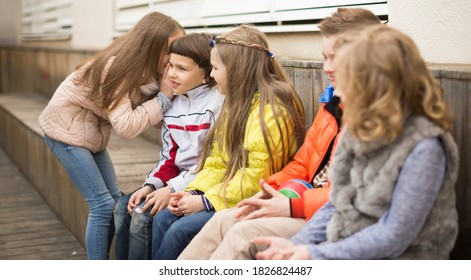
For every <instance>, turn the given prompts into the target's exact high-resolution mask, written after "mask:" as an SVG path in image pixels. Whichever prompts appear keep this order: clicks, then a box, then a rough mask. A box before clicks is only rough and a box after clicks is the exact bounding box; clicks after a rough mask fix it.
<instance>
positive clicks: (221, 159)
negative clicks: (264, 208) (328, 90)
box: [186, 95, 298, 211]
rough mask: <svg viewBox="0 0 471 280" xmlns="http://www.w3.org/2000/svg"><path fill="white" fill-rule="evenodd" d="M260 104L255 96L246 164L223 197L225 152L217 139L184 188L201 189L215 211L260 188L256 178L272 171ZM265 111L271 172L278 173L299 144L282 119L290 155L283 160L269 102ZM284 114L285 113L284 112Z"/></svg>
mask: <svg viewBox="0 0 471 280" xmlns="http://www.w3.org/2000/svg"><path fill="white" fill-rule="evenodd" d="M257 96H258V95H257ZM259 104H260V103H259V100H258V98H254V100H253V101H252V108H251V112H250V115H249V118H248V123H247V126H246V129H245V139H244V149H245V150H246V151H247V158H248V164H247V167H245V168H243V169H240V170H238V171H237V173H236V174H235V176H234V177H233V178H232V179H231V180H230V182H229V184H228V185H227V187H226V197H225V199H224V198H223V197H222V196H223V190H222V186H223V184H222V183H221V182H222V178H223V175H224V173H225V172H226V169H227V165H226V163H227V162H228V160H227V159H228V155H227V153H225V152H221V151H220V150H219V149H218V147H217V142H214V143H213V148H212V151H211V153H210V155H209V156H208V158H207V159H206V161H205V163H204V166H203V169H202V170H201V171H200V172H199V173H198V174H197V176H196V178H195V179H194V180H193V181H192V182H191V183H190V184H189V185H188V186H187V188H186V191H191V190H199V191H202V192H204V196H205V197H206V198H207V199H208V200H209V201H210V202H211V204H212V205H213V207H214V209H215V210H216V211H219V210H221V209H224V208H230V207H234V206H235V205H236V204H237V203H238V202H239V201H241V200H242V199H244V198H248V197H251V196H253V195H254V194H255V193H257V192H258V191H260V186H259V180H260V179H264V178H266V177H268V176H270V175H271V174H272V172H271V170H270V163H269V162H270V157H269V154H268V151H267V148H266V146H265V141H264V140H263V135H262V128H261V126H260V118H259ZM264 111H265V112H264V120H265V122H266V124H267V128H268V130H269V131H270V133H271V135H272V139H273V141H272V142H271V148H272V152H273V157H274V160H275V166H274V172H277V171H279V170H281V169H282V168H283V163H284V162H288V161H289V158H291V156H292V155H294V153H295V152H296V150H297V147H298V146H297V143H296V140H295V137H290V136H292V135H293V125H292V124H291V123H290V122H288V127H286V126H285V125H284V124H283V122H280V126H281V129H282V130H283V132H284V133H283V137H284V141H283V143H284V145H285V150H289V155H285V157H289V158H285V159H284V160H282V141H281V137H282V135H281V134H280V133H279V131H278V129H277V124H276V121H275V117H274V115H273V111H272V110H271V108H270V105H269V104H268V105H266V106H265V110H264ZM284 114H285V115H286V112H285V111H284ZM216 133H217V132H216ZM226 202H227V205H226Z"/></svg>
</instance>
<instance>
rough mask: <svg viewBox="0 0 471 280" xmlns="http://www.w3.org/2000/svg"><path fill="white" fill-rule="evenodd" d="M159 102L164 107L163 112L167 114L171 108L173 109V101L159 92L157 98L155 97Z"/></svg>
mask: <svg viewBox="0 0 471 280" xmlns="http://www.w3.org/2000/svg"><path fill="white" fill-rule="evenodd" d="M155 98H156V99H157V101H159V103H160V106H161V107H162V112H163V113H165V112H166V111H167V110H168V109H170V107H172V100H170V99H168V97H167V96H165V94H163V93H162V92H159V93H158V94H157V96H155Z"/></svg>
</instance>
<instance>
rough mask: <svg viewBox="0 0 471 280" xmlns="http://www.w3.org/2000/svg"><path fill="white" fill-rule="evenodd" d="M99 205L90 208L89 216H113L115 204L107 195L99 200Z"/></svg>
mask: <svg viewBox="0 0 471 280" xmlns="http://www.w3.org/2000/svg"><path fill="white" fill-rule="evenodd" d="M99 201H100V203H97V204H95V205H93V206H90V214H91V215H104V216H113V213H114V210H115V206H116V202H115V200H114V199H113V197H111V195H108V196H107V197H102V198H101V199H99Z"/></svg>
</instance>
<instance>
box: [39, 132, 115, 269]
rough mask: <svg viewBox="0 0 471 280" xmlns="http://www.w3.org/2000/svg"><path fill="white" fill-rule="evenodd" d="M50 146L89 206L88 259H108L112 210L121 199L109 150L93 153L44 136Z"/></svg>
mask: <svg viewBox="0 0 471 280" xmlns="http://www.w3.org/2000/svg"><path fill="white" fill-rule="evenodd" d="M44 139H45V141H46V144H47V146H48V147H49V149H50V150H51V152H52V153H53V154H54V155H55V156H56V158H57V159H58V160H59V161H60V162H61V164H62V165H63V166H64V168H65V170H66V171H67V173H68V174H69V177H70V179H71V180H72V182H73V183H74V185H75V187H76V188H77V189H78V191H79V192H80V194H82V196H83V198H84V199H85V201H86V202H87V204H88V209H89V214H88V221H87V229H86V232H85V246H86V249H87V255H88V259H91V260H93V259H108V253H109V249H110V246H111V241H112V240H113V234H114V224H113V210H114V207H115V204H116V201H117V200H118V199H119V198H120V197H121V192H120V190H119V187H118V181H117V179H116V174H115V171H114V168H113V163H112V162H111V158H110V156H109V154H108V152H107V151H106V150H104V151H101V152H98V153H92V152H90V151H89V150H87V149H85V148H81V147H76V146H72V145H68V144H65V143H62V142H60V141H56V140H53V139H51V138H49V137H48V136H47V135H45V136H44Z"/></svg>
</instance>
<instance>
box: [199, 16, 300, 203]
mask: <svg viewBox="0 0 471 280" xmlns="http://www.w3.org/2000/svg"><path fill="white" fill-rule="evenodd" d="M213 42H217V43H216V45H215V46H214V47H215V48H217V51H218V54H219V57H220V59H221V62H222V63H223V64H224V66H225V67H226V71H227V87H226V92H225V100H224V104H223V108H222V110H221V113H220V116H219V117H218V120H217V121H216V124H215V125H214V127H213V129H212V131H211V132H209V133H208V136H207V137H206V140H205V143H204V146H203V152H202V162H200V165H199V168H198V170H201V168H202V166H203V164H204V160H205V159H206V158H207V156H208V155H209V154H210V152H211V150H212V146H213V141H215V142H217V145H218V148H219V149H222V150H224V151H225V152H227V155H228V161H229V162H227V166H228V168H227V171H226V173H225V174H224V180H223V186H224V187H223V189H224V190H225V186H226V185H227V183H228V182H229V180H231V179H232V178H233V176H234V175H235V174H236V172H237V171H238V170H239V169H241V168H244V167H246V166H247V160H248V159H247V153H246V150H245V149H244V138H245V130H246V127H247V121H248V117H249V114H250V112H251V107H252V101H253V99H254V96H255V94H257V93H259V101H260V105H259V111H260V125H261V127H262V133H263V139H264V142H265V146H266V148H267V151H268V154H269V155H270V166H269V167H268V168H270V169H271V171H272V173H273V172H274V171H275V169H276V166H275V159H274V158H273V156H274V155H273V152H274V151H272V146H273V137H272V135H271V132H270V131H269V130H268V128H267V125H266V123H265V119H264V112H265V106H266V105H267V104H269V105H270V107H271V110H272V111H273V114H274V117H275V120H276V123H277V127H278V133H279V134H280V135H281V136H282V137H281V139H282V141H284V139H289V138H294V139H295V141H297V145H298V146H299V145H301V144H302V142H303V139H304V109H303V106H302V103H301V100H300V98H299V96H298V95H297V93H296V91H295V90H294V88H293V86H292V84H291V83H290V82H289V81H288V78H287V77H286V75H285V73H284V71H283V68H282V67H281V65H280V64H279V63H278V62H277V61H276V59H274V58H273V53H271V52H270V51H269V47H268V42H267V39H266V37H265V35H264V34H263V33H262V32H261V31H259V30H258V29H256V28H255V27H253V26H250V25H241V26H239V27H237V28H236V29H235V30H233V31H231V32H229V33H227V34H225V35H223V36H221V37H218V38H215V39H214V41H213ZM281 123H283V124H284V127H288V126H293V128H294V129H293V132H294V135H286V134H287V131H284V130H283V129H282V125H281ZM281 146H282V147H283V151H282V158H281V159H279V158H277V159H276V160H277V161H278V162H280V160H281V162H282V163H281V164H282V165H281V166H284V165H285V164H287V163H288V161H289V160H290V151H289V145H288V144H287V143H281ZM286 147H288V150H285V148H286ZM241 187H242V186H241ZM224 192H225V191H224ZM224 197H225V193H224Z"/></svg>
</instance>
